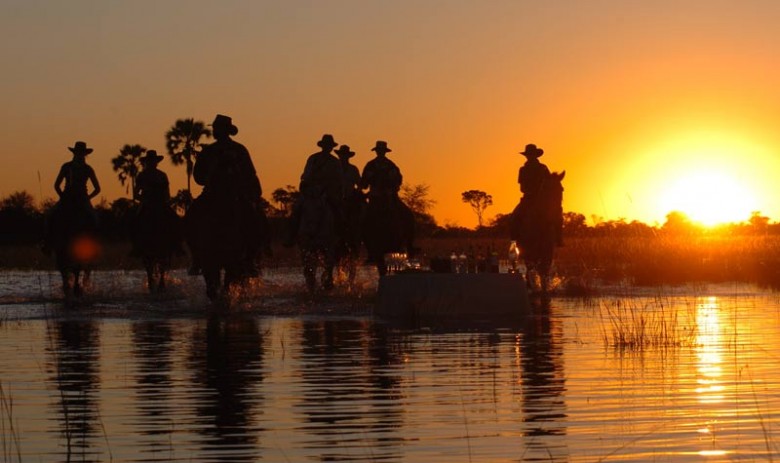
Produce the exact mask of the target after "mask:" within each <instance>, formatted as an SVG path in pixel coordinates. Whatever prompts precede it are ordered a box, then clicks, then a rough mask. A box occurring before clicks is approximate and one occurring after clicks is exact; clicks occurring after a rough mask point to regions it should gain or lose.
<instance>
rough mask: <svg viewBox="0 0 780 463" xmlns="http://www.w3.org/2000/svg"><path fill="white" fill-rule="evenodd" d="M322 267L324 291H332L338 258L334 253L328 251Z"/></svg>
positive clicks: (324, 256)
mask: <svg viewBox="0 0 780 463" xmlns="http://www.w3.org/2000/svg"><path fill="white" fill-rule="evenodd" d="M323 260H324V262H323V266H322V289H324V290H325V291H330V290H331V289H333V267H335V260H336V256H335V255H334V253H333V251H326V252H325V253H324V255H323Z"/></svg>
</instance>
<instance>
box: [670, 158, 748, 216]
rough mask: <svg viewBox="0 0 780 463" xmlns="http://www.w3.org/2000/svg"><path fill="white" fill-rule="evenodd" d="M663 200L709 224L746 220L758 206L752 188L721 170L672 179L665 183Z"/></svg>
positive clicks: (673, 209)
mask: <svg viewBox="0 0 780 463" xmlns="http://www.w3.org/2000/svg"><path fill="white" fill-rule="evenodd" d="M659 200H660V201H661V204H662V207H663V208H664V210H667V211H669V212H671V211H679V212H682V213H683V214H685V215H686V216H688V218H689V219H691V220H692V221H694V222H698V223H700V224H702V225H706V226H712V225H717V224H721V223H729V222H742V221H744V220H747V219H748V218H749V217H750V214H751V212H753V211H755V210H756V208H755V206H756V201H755V200H756V198H755V195H754V194H753V192H752V191H751V189H750V188H749V187H748V186H746V185H744V184H741V183H740V182H738V181H737V180H736V179H735V178H734V177H733V176H732V175H730V174H729V173H726V172H720V171H708V170H697V171H694V172H691V173H688V174H685V175H681V176H679V177H677V178H675V179H672V180H671V181H670V182H669V183H667V184H665V185H663V186H662V187H661V191H660V197H659Z"/></svg>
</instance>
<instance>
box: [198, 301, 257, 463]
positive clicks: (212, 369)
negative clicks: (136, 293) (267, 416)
mask: <svg viewBox="0 0 780 463" xmlns="http://www.w3.org/2000/svg"><path fill="white" fill-rule="evenodd" d="M266 344H267V342H266V340H265V339H264V338H263V331H262V330H261V329H260V326H259V325H258V321H257V320H256V319H254V318H252V317H240V316H239V317H235V316H230V317H216V316H211V317H209V318H208V320H206V322H205V323H199V324H198V327H197V329H196V330H195V331H194V332H193V339H192V343H191V347H190V349H191V351H190V355H189V358H188V360H187V363H188V365H187V366H188V368H187V369H188V371H190V372H191V374H192V377H191V379H190V381H191V383H192V384H193V385H194V387H195V389H196V390H197V391H198V393H197V394H194V395H193V397H192V404H193V407H194V409H193V410H192V412H193V413H194V415H195V419H194V422H195V423H196V424H197V430H198V433H199V434H201V436H202V438H201V443H200V445H201V451H200V454H201V455H198V456H199V457H200V456H202V457H203V458H202V459H208V458H207V457H214V456H216V455H219V456H223V458H222V461H231V462H232V461H247V462H256V461H261V459H262V456H261V445H260V437H261V435H262V432H263V427H262V426H263V421H262V418H259V417H260V416H262V413H263V410H264V406H263V402H264V399H263V395H262V392H261V391H262V390H263V381H264V379H265V377H264V372H265V371H266V369H265V368H264V364H263V359H264V346H265V345H266ZM217 459H219V457H217Z"/></svg>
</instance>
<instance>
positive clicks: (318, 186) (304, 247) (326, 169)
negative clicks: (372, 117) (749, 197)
mask: <svg viewBox="0 0 780 463" xmlns="http://www.w3.org/2000/svg"><path fill="white" fill-rule="evenodd" d="M337 145H338V143H336V141H335V140H334V139H333V135H330V134H325V135H323V136H322V139H321V140H320V141H318V142H317V146H319V147H320V151H318V152H316V153H314V154H312V155H310V156H309V157H308V159H307V160H306V165H305V166H304V168H303V173H302V174H301V184H300V186H299V190H300V197H299V199H298V201H297V202H296V203H295V204H294V205H293V211H292V215H291V217H290V222H289V230H288V239H287V241H286V242H285V245H290V244H291V243H292V242H294V241H296V240H297V242H298V245H299V247H300V249H301V258H302V261H303V275H304V278H305V279H306V286H307V288H308V289H309V291H314V290H315V288H316V271H317V267H318V264H319V265H321V266H322V267H323V273H322V278H321V285H322V288H323V289H324V290H326V291H327V290H330V289H332V288H333V267H334V266H335V261H336V248H337V246H338V243H339V237H340V236H341V231H342V225H343V211H342V207H343V198H344V178H343V175H342V172H341V164H340V163H339V161H338V159H336V157H335V156H333V154H332V151H333V148H335V147H336V146H337Z"/></svg>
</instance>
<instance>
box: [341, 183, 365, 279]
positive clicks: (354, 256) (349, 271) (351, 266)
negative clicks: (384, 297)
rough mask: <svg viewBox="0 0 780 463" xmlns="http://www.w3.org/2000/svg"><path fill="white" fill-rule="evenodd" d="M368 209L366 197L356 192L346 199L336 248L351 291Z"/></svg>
mask: <svg viewBox="0 0 780 463" xmlns="http://www.w3.org/2000/svg"><path fill="white" fill-rule="evenodd" d="M365 209H366V201H365V197H364V195H363V194H362V193H361V192H358V191H354V192H353V194H351V195H350V196H348V197H347V198H345V201H344V209H343V217H342V228H341V233H340V239H339V242H338V245H337V247H336V263H337V266H338V267H339V268H340V269H343V270H344V272H345V273H346V275H347V286H348V288H349V289H350V290H351V289H352V287H353V285H354V283H355V277H356V276H357V264H358V260H359V258H360V247H361V245H362V243H363V238H362V233H361V228H360V223H361V218H362V217H363V214H364V213H365Z"/></svg>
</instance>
